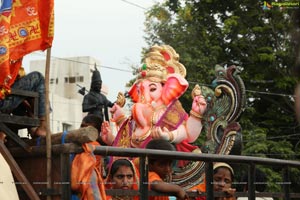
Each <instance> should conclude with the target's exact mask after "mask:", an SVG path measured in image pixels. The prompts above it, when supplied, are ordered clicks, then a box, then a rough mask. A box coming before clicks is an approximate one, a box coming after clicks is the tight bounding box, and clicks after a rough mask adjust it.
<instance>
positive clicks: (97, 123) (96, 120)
mask: <svg viewBox="0 0 300 200" xmlns="http://www.w3.org/2000/svg"><path fill="white" fill-rule="evenodd" d="M102 122H103V120H102V119H101V118H100V117H98V116H97V115H94V114H88V115H87V116H85V117H84V118H83V119H82V122H81V125H80V127H81V128H83V127H87V126H93V127H95V128H96V129H97V130H98V132H100V131H101V124H102Z"/></svg>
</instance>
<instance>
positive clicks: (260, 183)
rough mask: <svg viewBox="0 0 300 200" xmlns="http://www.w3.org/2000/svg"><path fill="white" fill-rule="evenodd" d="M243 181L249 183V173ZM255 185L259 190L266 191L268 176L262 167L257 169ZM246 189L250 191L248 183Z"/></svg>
mask: <svg viewBox="0 0 300 200" xmlns="http://www.w3.org/2000/svg"><path fill="white" fill-rule="evenodd" d="M242 181H243V182H246V183H248V173H246V174H245V175H244V176H243V180H242ZM254 185H255V190H256V191H258V192H264V191H265V189H266V187H267V176H266V174H265V173H264V172H263V171H261V170H260V169H255V177H254ZM244 191H248V184H246V185H245V187H244Z"/></svg>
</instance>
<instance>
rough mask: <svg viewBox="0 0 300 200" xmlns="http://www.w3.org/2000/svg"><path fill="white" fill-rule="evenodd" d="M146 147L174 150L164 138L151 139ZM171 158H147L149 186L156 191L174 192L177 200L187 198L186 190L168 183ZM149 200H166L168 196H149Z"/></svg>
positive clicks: (170, 171)
mask: <svg viewBox="0 0 300 200" xmlns="http://www.w3.org/2000/svg"><path fill="white" fill-rule="evenodd" d="M146 149H156V150H168V151H176V150H175V147H174V146H173V145H172V144H171V143H170V142H168V141H166V140H161V139H159V140H151V141H150V142H149V143H148V144H147V146H146ZM171 175H172V160H171V159H166V158H149V175H148V179H149V180H148V181H149V187H150V189H151V190H154V191H157V192H166V193H174V195H176V197H177V199H178V200H185V199H188V196H187V194H186V192H185V191H184V190H183V189H182V188H181V187H180V186H178V185H175V184H172V183H169V182H170V181H171V178H172V176H171ZM149 199H151V200H168V199H169V197H168V196H156V197H154V196H153V197H150V198H149Z"/></svg>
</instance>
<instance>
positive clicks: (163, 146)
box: [146, 139, 176, 163]
mask: <svg viewBox="0 0 300 200" xmlns="http://www.w3.org/2000/svg"><path fill="white" fill-rule="evenodd" d="M146 149H154V150H166V151H176V148H175V147H174V145H172V144H171V143H170V142H169V141H167V140H163V139H153V140H151V141H150V142H149V143H148V144H147V145H146ZM158 159H159V158H149V163H153V162H155V161H156V160H158Z"/></svg>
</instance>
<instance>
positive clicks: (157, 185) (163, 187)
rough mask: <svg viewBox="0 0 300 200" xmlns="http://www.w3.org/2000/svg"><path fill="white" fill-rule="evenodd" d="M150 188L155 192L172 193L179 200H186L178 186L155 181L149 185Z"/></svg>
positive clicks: (184, 194) (185, 195)
mask: <svg viewBox="0 0 300 200" xmlns="http://www.w3.org/2000/svg"><path fill="white" fill-rule="evenodd" d="M150 188H151V190H154V191H157V192H165V193H174V194H175V195H176V197H177V199H180V200H185V199H188V196H187V194H186V192H185V191H184V190H183V189H182V188H181V187H180V186H178V185H174V184H171V183H166V182H164V181H159V180H157V181H152V182H151V183H150Z"/></svg>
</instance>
